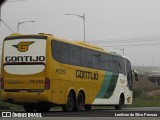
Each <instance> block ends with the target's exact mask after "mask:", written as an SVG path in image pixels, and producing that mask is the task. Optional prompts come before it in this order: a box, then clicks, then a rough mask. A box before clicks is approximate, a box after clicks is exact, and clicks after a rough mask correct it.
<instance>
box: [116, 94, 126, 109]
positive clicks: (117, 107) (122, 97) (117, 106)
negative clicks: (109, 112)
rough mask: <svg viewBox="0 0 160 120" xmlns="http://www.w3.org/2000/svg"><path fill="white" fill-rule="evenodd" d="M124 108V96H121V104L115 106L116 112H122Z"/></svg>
mask: <svg viewBox="0 0 160 120" xmlns="http://www.w3.org/2000/svg"><path fill="white" fill-rule="evenodd" d="M123 106H124V96H123V95H121V96H120V98H119V104H118V105H115V109H116V110H121V109H122V108H123Z"/></svg>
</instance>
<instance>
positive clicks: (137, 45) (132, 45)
mask: <svg viewBox="0 0 160 120" xmlns="http://www.w3.org/2000/svg"><path fill="white" fill-rule="evenodd" d="M146 45H147V46H153V45H154V46H155V45H160V43H148V44H147V43H146V44H126V45H113V46H105V45H104V46H102V47H113V48H114V47H139V46H146Z"/></svg>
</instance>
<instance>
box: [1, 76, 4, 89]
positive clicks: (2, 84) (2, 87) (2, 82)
mask: <svg viewBox="0 0 160 120" xmlns="http://www.w3.org/2000/svg"><path fill="white" fill-rule="evenodd" d="M1 89H4V79H3V78H1Z"/></svg>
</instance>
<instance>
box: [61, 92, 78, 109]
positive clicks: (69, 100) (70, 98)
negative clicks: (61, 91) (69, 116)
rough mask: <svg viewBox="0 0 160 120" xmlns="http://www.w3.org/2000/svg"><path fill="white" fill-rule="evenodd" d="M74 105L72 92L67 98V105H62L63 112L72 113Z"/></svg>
mask: <svg viewBox="0 0 160 120" xmlns="http://www.w3.org/2000/svg"><path fill="white" fill-rule="evenodd" d="M74 104H75V98H74V93H73V92H71V91H70V92H69V94H68V98H67V104H65V105H62V110H63V111H65V112H71V111H73V108H74Z"/></svg>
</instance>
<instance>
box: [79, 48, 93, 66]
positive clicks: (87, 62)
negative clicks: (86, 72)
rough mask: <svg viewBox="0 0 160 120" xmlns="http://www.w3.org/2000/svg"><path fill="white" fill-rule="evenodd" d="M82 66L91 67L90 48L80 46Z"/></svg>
mask: <svg viewBox="0 0 160 120" xmlns="http://www.w3.org/2000/svg"><path fill="white" fill-rule="evenodd" d="M81 56H82V66H83V67H91V50H89V49H84V48H82V51H81Z"/></svg>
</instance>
